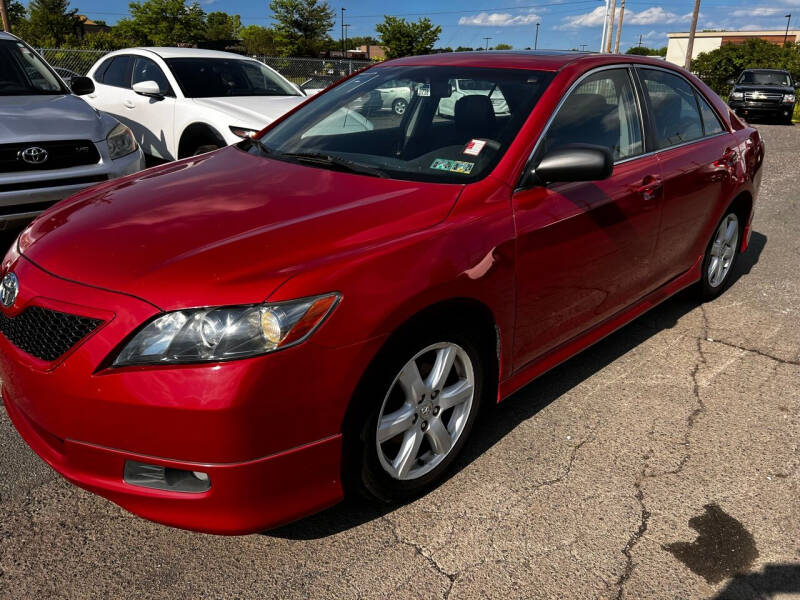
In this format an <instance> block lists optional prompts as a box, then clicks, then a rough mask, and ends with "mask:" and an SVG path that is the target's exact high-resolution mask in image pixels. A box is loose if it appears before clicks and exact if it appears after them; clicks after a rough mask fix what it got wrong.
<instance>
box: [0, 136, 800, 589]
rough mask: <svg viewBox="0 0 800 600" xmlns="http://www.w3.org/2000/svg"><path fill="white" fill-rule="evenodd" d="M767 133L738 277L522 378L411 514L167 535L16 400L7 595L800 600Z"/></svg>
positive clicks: (783, 240)
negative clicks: (42, 440)
mask: <svg viewBox="0 0 800 600" xmlns="http://www.w3.org/2000/svg"><path fill="white" fill-rule="evenodd" d="M761 129H762V132H763V134H764V136H765V138H766V140H767V153H768V154H767V162H766V166H765V169H766V173H765V177H764V183H763V186H762V192H761V198H760V203H759V205H758V209H757V214H756V219H755V224H754V233H753V237H752V242H751V247H750V249H749V251H748V252H747V253H746V254H745V255H743V256H742V257H741V258H740V262H739V266H738V272H737V277H736V279H735V281H734V283H733V285H732V287H731V288H730V289H729V290H728V291H727V292H726V293H725V294H723V295H722V296H721V297H720V298H719V299H717V300H716V301H714V302H711V303H709V304H706V305H704V306H698V305H697V304H695V303H694V302H693V300H692V299H691V298H690V297H688V295H686V294H683V295H681V296H680V297H677V298H674V299H672V300H669V301H668V302H666V303H665V304H663V305H661V306H660V307H658V308H657V309H655V310H654V311H652V312H651V313H649V314H647V315H645V316H644V317H642V318H640V319H639V320H637V321H636V322H634V323H633V324H631V325H629V326H627V327H626V328H624V329H623V330H621V331H619V332H617V333H616V334H614V335H613V336H611V337H610V338H608V339H606V340H605V341H603V342H601V343H599V344H598V345H596V346H595V347H593V348H592V349H590V350H589V351H587V352H585V353H584V354H582V355H579V356H578V357H576V358H574V359H572V360H571V361H569V362H568V363H566V364H564V365H562V366H561V367H559V368H557V369H556V370H554V371H552V372H551V373H549V374H547V375H545V376H544V377H542V378H541V379H539V380H538V381H536V382H534V383H533V384H531V385H529V386H528V387H526V388H524V389H523V390H522V391H521V392H519V393H518V394H516V395H515V396H514V397H513V398H511V399H509V400H508V401H506V402H505V403H504V404H502V405H501V406H499V407H497V408H496V409H495V410H494V411H493V414H491V415H490V416H489V418H487V419H486V422H485V423H483V424H482V426H481V427H480V429H479V430H478V431H477V432H476V435H475V436H474V438H473V440H472V442H471V446H470V448H469V450H468V452H467V456H466V457H465V458H464V459H463V460H461V461H460V462H459V468H458V469H457V471H456V472H455V473H454V474H453V476H452V477H451V478H450V479H449V480H448V481H447V482H446V483H444V484H443V485H442V486H440V487H439V488H438V489H436V490H435V491H434V492H432V493H430V494H429V495H427V496H425V497H423V498H421V499H419V500H417V501H416V502H413V503H411V504H408V505H405V506H401V507H398V508H395V509H393V510H390V511H386V512H379V511H377V510H375V509H373V508H371V507H369V506H363V505H360V504H352V503H351V504H343V505H340V506H338V507H335V508H333V509H330V510H329V511H327V512H325V513H322V514H320V515H317V516H314V517H311V518H309V519H306V520H304V521H301V522H298V523H296V524H293V525H290V526H287V527H284V528H282V529H280V530H277V531H272V532H269V533H266V534H262V535H251V536H247V537H238V538H224V537H215V536H209V535H200V534H195V533H189V532H184V531H179V530H175V529H169V528H166V527H162V526H159V525H155V524H151V523H148V522H146V521H143V520H141V519H139V518H137V517H134V516H132V515H130V514H128V513H126V512H124V511H123V510H121V509H119V508H117V507H116V506H115V505H113V504H111V503H109V502H107V501H105V500H103V499H101V498H98V497H96V496H93V495H91V494H89V493H87V492H84V491H82V490H80V489H78V488H75V487H73V486H71V485H69V484H67V483H66V482H65V481H63V480H62V479H61V478H60V477H58V476H56V475H55V474H54V473H53V472H52V471H51V470H50V469H49V468H48V467H46V466H45V465H44V463H43V462H42V461H40V460H39V459H38V458H37V457H36V456H35V455H34V454H33V453H32V452H31V451H30V450H29V449H28V448H27V446H26V445H25V444H24V443H23V442H22V440H21V439H20V438H19V436H18V435H17V434H16V432H15V431H14V429H13V427H12V426H11V424H10V422H9V420H8V418H7V416H6V414H5V412H4V410H0V598H14V599H22V598H37V599H42V598H70V599H72V598H115V599H117V598H137V599H142V598H176V599H178V598H179V599H184V598H225V599H228V598H337V599H347V598H425V599H428V598H442V597H447V598H450V599H456V598H489V597H491V598H575V599H577V598H581V599H583V598H763V597H767V598H769V597H775V596H778V595H780V597H781V598H787V597H792V596H793V595H796V597H800V536H798V533H800V527H798V525H800V503H798V498H799V497H800V486H798V480H799V479H800V469H799V468H798V467H799V466H800V390H799V386H798V384H800V260H798V258H799V257H800V191H799V190H798V182H800V162H798V160H797V156H798V148H800V127H784V126H770V125H764V126H762V127H761ZM6 237H8V236H6ZM5 243H6V244H7V243H8V241H5Z"/></svg>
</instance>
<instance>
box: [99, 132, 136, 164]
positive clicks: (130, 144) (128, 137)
mask: <svg viewBox="0 0 800 600" xmlns="http://www.w3.org/2000/svg"><path fill="white" fill-rule="evenodd" d="M106 142H107V143H108V154H109V156H110V157H111V160H116V159H117V158H122V157H123V156H127V155H128V154H130V153H131V152H136V138H135V137H133V132H132V131H131V130H130V129H128V128H127V127H125V125H123V124H122V123H119V124H118V125H117V126H116V127H114V129H112V130H111V133H109V134H108V136H107V137H106Z"/></svg>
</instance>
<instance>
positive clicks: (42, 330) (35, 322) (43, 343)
mask: <svg viewBox="0 0 800 600" xmlns="http://www.w3.org/2000/svg"><path fill="white" fill-rule="evenodd" d="M100 323H102V321H100V320H99V319H90V318H89V317H79V316H78V315H70V314H67V313H62V312H58V311H55V310H49V309H47V308H42V307H41V306H30V307H28V308H26V309H25V310H23V311H22V312H21V313H20V314H18V315H17V316H15V317H7V316H6V315H4V314H2V313H0V332H2V334H3V335H4V336H6V338H8V340H9V341H10V342H11V343H12V344H14V345H15V346H16V347H17V348H20V349H21V350H23V351H25V352H27V353H28V354H31V355H32V356H35V357H36V358H39V359H41V360H46V361H54V360H56V359H58V358H60V357H61V356H63V355H64V354H65V353H66V352H67V351H69V350H70V348H72V347H73V346H75V344H77V343H78V342H79V341H81V340H82V339H83V338H85V337H86V336H87V335H89V334H90V333H91V332H92V331H94V330H95V329H97V327H98V326H99V325H100Z"/></svg>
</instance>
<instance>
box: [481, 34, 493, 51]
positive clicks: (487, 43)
mask: <svg viewBox="0 0 800 600" xmlns="http://www.w3.org/2000/svg"><path fill="white" fill-rule="evenodd" d="M483 39H484V40H486V51H487V52H488V51H489V40H490V39H492V38H490V37H485V38H483Z"/></svg>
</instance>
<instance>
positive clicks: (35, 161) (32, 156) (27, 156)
mask: <svg viewBox="0 0 800 600" xmlns="http://www.w3.org/2000/svg"><path fill="white" fill-rule="evenodd" d="M19 157H20V158H21V159H22V160H24V161H25V162H26V163H28V164H29V165H40V164H42V163H44V162H47V150H45V149H44V148H40V147H39V146H30V147H29V148H25V149H24V150H20V152H19Z"/></svg>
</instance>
